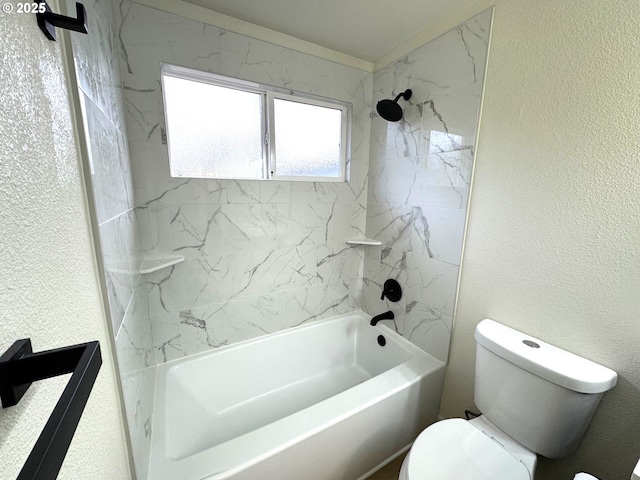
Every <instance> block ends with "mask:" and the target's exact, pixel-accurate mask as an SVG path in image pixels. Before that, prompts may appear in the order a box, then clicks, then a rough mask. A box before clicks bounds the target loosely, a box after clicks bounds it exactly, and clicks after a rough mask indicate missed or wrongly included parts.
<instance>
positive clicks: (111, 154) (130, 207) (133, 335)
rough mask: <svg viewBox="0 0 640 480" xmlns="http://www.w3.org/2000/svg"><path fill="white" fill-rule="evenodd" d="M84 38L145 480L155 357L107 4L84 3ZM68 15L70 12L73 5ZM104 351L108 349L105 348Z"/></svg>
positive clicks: (81, 51) (125, 386) (102, 213)
mask: <svg viewBox="0 0 640 480" xmlns="http://www.w3.org/2000/svg"><path fill="white" fill-rule="evenodd" d="M83 4H84V6H85V8H86V10H87V19H88V30H89V34H88V35H76V34H74V35H72V36H71V39H72V50H73V57H74V64H75V70H76V77H77V80H78V85H79V90H80V91H79V95H80V102H81V105H82V110H83V121H84V129H85V136H86V139H87V153H88V156H89V158H88V161H89V165H88V169H89V173H90V185H89V187H90V188H91V191H92V197H93V208H94V213H95V218H96V221H97V223H98V237H99V243H100V249H101V256H102V263H103V266H104V269H103V271H104V275H105V279H104V280H105V284H106V286H107V296H108V299H107V300H108V305H109V314H110V317H111V318H110V321H111V326H112V328H113V335H114V338H115V347H116V355H117V359H118V365H119V369H120V378H121V381H122V392H123V395H124V404H125V410H126V416H127V423H128V425H129V432H130V438H131V447H132V450H133V457H134V463H135V469H136V474H137V477H138V478H139V479H144V478H146V477H147V471H148V462H149V447H150V439H151V430H150V425H151V411H152V408H153V390H154V384H155V356H154V354H153V345H152V341H151V323H150V319H149V314H148V308H147V300H146V295H145V294H144V290H143V288H142V287H141V282H140V278H141V277H140V273H139V271H140V259H141V253H140V252H141V250H140V235H139V228H138V219H137V210H136V208H135V197H134V187H133V181H132V171H131V164H130V160H129V147H128V140H127V132H126V127H125V118H124V117H125V116H124V102H123V93H122V86H121V81H120V71H119V63H118V55H117V43H116V38H117V35H116V34H117V30H116V28H117V24H118V21H117V16H115V15H114V13H116V12H114V11H113V10H112V5H111V2H99V1H97V0H85V1H84V2H83ZM67 8H68V10H69V11H70V12H75V2H72V1H69V2H68V5H67ZM102 348H107V346H104V345H103V347H102Z"/></svg>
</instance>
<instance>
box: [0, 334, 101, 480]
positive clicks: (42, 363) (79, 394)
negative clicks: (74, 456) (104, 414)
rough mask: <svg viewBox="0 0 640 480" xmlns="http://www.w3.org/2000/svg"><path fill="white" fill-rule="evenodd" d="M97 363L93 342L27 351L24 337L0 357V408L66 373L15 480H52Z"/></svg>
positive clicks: (97, 347) (97, 350)
mask: <svg viewBox="0 0 640 480" xmlns="http://www.w3.org/2000/svg"><path fill="white" fill-rule="evenodd" d="M101 365H102V357H101V355H100V344H99V343H98V342H89V343H82V344H79V345H72V346H69V347H63V348H56V349H53V350H46V351H44V352H38V353H33V349H32V347H31V339H28V338H27V339H23V340H18V341H16V342H14V344H13V345H12V346H11V347H10V348H9V349H8V350H7V351H6V352H5V353H4V354H2V356H0V402H1V403H2V408H7V407H11V406H13V405H16V404H17V403H18V402H19V401H20V399H21V398H22V396H23V395H24V394H25V393H26V391H27V390H28V389H29V387H30V386H31V384H32V383H33V382H36V381H38V380H44V379H46V378H51V377H57V376H59V375H64V374H66V373H71V374H72V375H71V378H70V379H69V382H68V383H67V386H66V387H65V389H64V391H63V392H62V395H61V396H60V400H58V403H57V404H56V406H55V407H54V409H53V412H51V416H50V417H49V420H48V421H47V423H46V424H45V426H44V428H43V429H42V433H41V434H40V437H38V440H37V441H36V443H35V445H34V447H33V449H32V450H31V453H30V454H29V457H28V458H27V461H26V462H25V464H24V466H23V467H22V470H21V471H20V474H19V475H18V478H17V480H52V479H55V478H57V476H58V472H59V471H60V468H61V467H62V462H63V461H64V457H65V456H66V454H67V450H68V449H69V445H70V444H71V439H72V438H73V435H74V433H75V431H76V428H77V426H78V422H79V421H80V417H81V416H82V412H83V411H84V407H85V405H86V404H87V400H88V399H89V394H90V393H91V389H92V388H93V384H94V383H95V380H96V377H97V376H98V371H99V370H100V366H101Z"/></svg>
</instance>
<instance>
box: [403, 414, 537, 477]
mask: <svg viewBox="0 0 640 480" xmlns="http://www.w3.org/2000/svg"><path fill="white" fill-rule="evenodd" d="M426 452H429V453H427V454H425V453H426ZM434 459H437V461H433V460H434ZM535 465H536V455H535V453H533V452H532V451H530V450H528V449H526V448H524V447H522V446H521V445H520V444H518V443H517V442H514V441H513V440H512V439H510V438H508V437H506V436H504V435H500V434H499V431H498V430H497V429H495V427H494V426H492V425H491V424H490V423H489V422H487V421H486V419H483V418H482V417H479V418H476V419H473V420H471V421H466V420H462V419H460V418H455V419H450V420H443V421H441V422H438V423H435V424H433V425H432V426H431V427H429V428H428V429H426V430H424V431H423V432H422V433H421V434H420V435H419V436H418V438H417V439H416V441H415V442H414V444H413V446H412V448H411V450H410V451H409V454H408V455H407V456H406V457H405V460H404V462H403V464H402V469H401V470H400V480H422V479H429V480H431V479H433V480H440V479H443V480H444V479H452V478H455V479H456V480H472V479H473V480H477V479H479V478H492V479H509V480H531V479H533V471H534V469H535Z"/></svg>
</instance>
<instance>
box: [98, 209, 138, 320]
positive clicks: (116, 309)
mask: <svg viewBox="0 0 640 480" xmlns="http://www.w3.org/2000/svg"><path fill="white" fill-rule="evenodd" d="M99 235H100V246H101V249H102V258H103V262H104V268H105V276H106V283H107V291H108V297H109V306H110V311H111V320H112V324H113V327H114V332H117V331H118V329H119V327H120V323H121V322H122V319H123V318H124V314H125V311H126V308H127V305H129V302H130V300H131V296H132V295H133V291H134V288H135V285H136V283H137V281H138V277H139V275H140V274H139V265H140V252H139V250H138V243H137V241H138V227H137V221H136V215H135V210H133V209H132V210H129V211H128V212H125V213H123V214H121V215H119V216H117V217H115V218H114V219H112V220H110V221H108V222H106V223H104V224H103V225H101V226H100V229H99Z"/></svg>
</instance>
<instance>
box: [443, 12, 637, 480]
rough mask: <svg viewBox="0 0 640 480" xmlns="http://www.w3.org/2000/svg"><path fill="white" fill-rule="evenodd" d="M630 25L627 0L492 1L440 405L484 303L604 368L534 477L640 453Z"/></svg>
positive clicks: (623, 465)
mask: <svg viewBox="0 0 640 480" xmlns="http://www.w3.org/2000/svg"><path fill="white" fill-rule="evenodd" d="M479 3H481V4H484V3H486V4H488V3H489V2H479ZM482 6H484V5H481V7H482ZM481 7H479V8H481ZM638 32H640V3H638V2H637V1H636V0H611V1H607V2H599V1H595V0H585V1H580V2H558V1H555V0H542V1H537V2H530V1H528V0H501V1H498V2H496V8H495V13H494V25H493V31H492V40H491V46H490V53H489V62H488V66H487V77H486V82H485V95H484V104H483V112H482V117H481V125H480V134H479V142H478V150H477V156H476V164H475V177H474V181H473V186H472V196H471V204H470V214H469V223H468V229H467V237H466V246H465V250H464V257H463V263H462V265H463V266H462V274H461V284H460V291H459V296H458V307H457V314H456V317H455V327H454V331H453V343H452V348H451V355H450V365H449V368H448V373H447V380H446V386H445V392H444V397H443V405H442V412H441V413H442V414H443V415H444V416H447V417H448V416H460V415H461V414H462V411H463V409H464V408H469V407H472V406H473V371H474V354H475V345H474V342H473V329H474V327H475V325H476V324H477V323H478V322H479V321H480V320H482V319H483V318H485V317H490V318H493V319H495V320H497V321H499V322H502V323H505V324H507V325H509V326H512V327H514V328H517V329H519V330H522V331H524V332H527V333H529V334H531V335H534V336H537V337H539V338H542V339H544V340H546V341H548V342H550V343H553V344H556V345H558V346H560V347H563V348H565V349H567V350H569V351H572V352H574V353H576V354H579V355H582V356H585V357H587V358H590V359H592V360H594V361H597V362H600V363H602V364H604V365H607V366H609V367H610V368H613V369H614V370H616V371H617V372H618V373H619V375H620V379H619V384H618V386H617V387H616V388H615V389H614V390H613V391H612V392H610V393H608V394H606V395H605V398H604V400H603V402H602V404H601V405H600V408H599V410H598V412H597V413H596V416H595V418H594V420H593V423H592V424H591V427H590V429H589V431H588V432H587V434H586V437H585V438H584V441H583V443H582V445H581V447H580V448H579V450H578V451H577V452H576V453H575V454H574V455H572V456H571V457H569V458H567V459H564V460H560V461H555V462H551V461H543V462H541V464H540V466H539V471H538V475H537V476H536V478H537V479H547V478H548V479H551V478H557V479H560V478H573V474H574V473H575V472H576V471H580V470H585V471H591V472H592V473H594V474H596V475H598V476H600V477H602V478H606V479H627V478H629V476H630V473H631V470H632V469H633V465H634V464H635V462H636V461H637V459H638V457H640V434H639V429H640V391H639V390H640V355H639V352H640V294H639V292H640V268H639V267H640V200H639V199H640V147H639V145H638V140H639V139H640V62H639V59H640V35H638Z"/></svg>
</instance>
